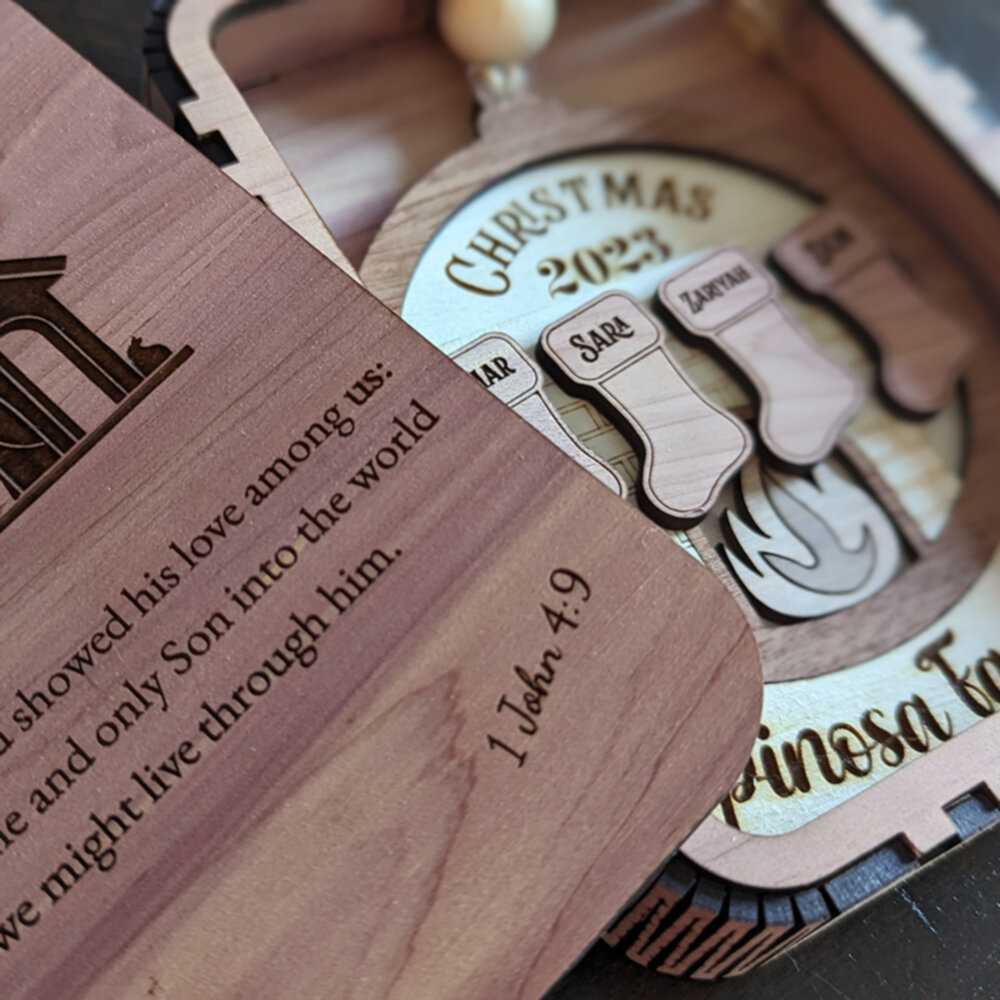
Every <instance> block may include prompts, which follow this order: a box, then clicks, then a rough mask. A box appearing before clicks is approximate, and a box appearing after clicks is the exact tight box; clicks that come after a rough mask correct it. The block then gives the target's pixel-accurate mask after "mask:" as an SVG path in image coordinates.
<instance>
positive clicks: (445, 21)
mask: <svg viewBox="0 0 1000 1000" xmlns="http://www.w3.org/2000/svg"><path fill="white" fill-rule="evenodd" d="M438 26H439V27H440V29H441V34H442V35H444V39H445V41H446V42H447V43H448V45H449V46H450V48H451V49H452V51H453V52H454V53H455V54H456V55H457V56H458V57H459V59H461V60H463V61H464V62H469V63H519V62H526V61H527V60H528V59H531V58H532V56H535V55H537V54H538V53H539V52H541V50H542V49H543V48H545V46H546V45H547V44H548V41H549V39H550V38H551V37H552V32H553V30H554V29H555V26H556V0H441V2H440V3H439V5H438Z"/></svg>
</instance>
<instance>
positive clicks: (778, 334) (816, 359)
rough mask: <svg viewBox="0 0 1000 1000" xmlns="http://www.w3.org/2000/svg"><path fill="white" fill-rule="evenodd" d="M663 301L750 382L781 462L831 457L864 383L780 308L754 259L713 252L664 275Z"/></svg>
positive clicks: (767, 441)
mask: <svg viewBox="0 0 1000 1000" xmlns="http://www.w3.org/2000/svg"><path fill="white" fill-rule="evenodd" d="M660 301H661V302H662V303H663V305H664V307H665V308H666V309H667V310H668V311H669V312H670V314H671V315H672V316H673V317H674V318H675V319H676V320H677V322H678V323H680V324H681V325H682V326H683V327H684V329H686V330H687V331H688V332H689V333H692V334H694V335H695V336H696V337H699V338H704V339H706V340H708V341H710V342H711V343H712V344H713V345H714V346H715V347H716V348H717V349H718V350H719V351H720V352H721V353H722V354H723V356H724V357H725V358H726V359H727V360H728V361H730V362H731V363H733V364H734V365H735V366H736V367H737V368H738V369H739V370H740V371H741V372H743V374H745V375H746V377H747V378H749V379H750V382H751V383H752V384H753V387H754V389H755V390H756V392H757V395H758V396H759V398H760V415H759V417H758V421H757V427H758V431H759V433H760V438H761V441H762V442H763V444H764V447H765V448H767V450H768V451H769V452H770V453H771V454H772V455H773V456H774V457H775V458H776V459H778V461H780V462H783V463H784V464H786V465H791V466H796V467H805V466H810V465H814V464H815V463H816V462H819V461H820V460H821V459H824V458H826V456H827V455H829V453H830V451H831V449H832V448H833V446H834V444H835V442H836V440H837V436H838V435H839V434H840V432H841V430H842V429H843V427H844V425H845V424H846V423H847V421H848V420H850V418H851V417H852V416H854V414H855V413H856V412H857V410H858V407H859V406H861V403H862V400H863V398H864V387H863V386H862V384H861V381H860V379H858V378H857V376H855V375H854V374H853V373H852V372H850V371H848V370H847V369H846V368H844V367H842V366H841V365H839V364H837V362H836V361H834V360H833V359H832V358H829V357H828V356H827V355H826V354H824V353H823V352H822V351H821V350H820V349H819V348H818V347H817V346H816V342H815V341H814V340H813V339H812V338H811V337H810V336H809V334H807V333H806V332H805V331H804V330H802V329H801V328H800V327H799V326H798V325H797V324H796V323H795V322H794V321H793V320H792V318H791V317H790V316H789V315H788V313H786V312H785V310H784V309H783V308H782V306H781V304H780V303H779V302H778V301H777V292H776V288H775V284H774V281H773V279H772V278H771V276H770V275H769V274H768V273H767V272H766V271H765V270H764V269H763V268H762V267H760V265H759V264H757V263H756V262H755V261H753V260H751V259H750V258H749V257H748V256H747V255H746V254H744V253H742V252H741V251H739V250H736V249H734V248H728V249H724V250H719V251H716V252H715V253H713V254H710V255H709V256H708V257H705V258H703V259H702V260H700V261H699V262H698V263H697V264H694V265H692V266H691V267H689V268H687V269H686V270H684V271H681V272H680V273H679V274H675V275H672V276H671V277H669V278H667V279H666V280H665V281H664V282H663V284H661V285H660Z"/></svg>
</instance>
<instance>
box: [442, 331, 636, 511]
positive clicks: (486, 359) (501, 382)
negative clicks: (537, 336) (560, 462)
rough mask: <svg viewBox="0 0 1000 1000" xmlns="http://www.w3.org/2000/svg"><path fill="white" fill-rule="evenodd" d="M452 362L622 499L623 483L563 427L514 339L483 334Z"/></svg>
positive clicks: (537, 374)
mask: <svg viewBox="0 0 1000 1000" xmlns="http://www.w3.org/2000/svg"><path fill="white" fill-rule="evenodd" d="M452 360H453V361H454V362H455V363H456V364H458V365H461V367H462V368H464V369H465V370H466V371H467V372H468V373H469V374H470V375H472V376H473V377H474V378H476V379H477V380H478V381H479V382H480V383H481V384H482V385H484V386H485V387H486V388H487V389H489V390H490V392H492V393H493V395H494V396H496V397H497V399H499V400H500V401H501V402H502V403H506V405H507V406H509V407H510V408H511V409H512V410H513V411H514V412H515V413H516V414H517V415H518V416H519V417H521V419H522V420H527V421H528V423H529V424H531V426H532V427H534V428H535V430H536V431H538V432H539V433H540V434H542V435H544V436H545V437H547V438H548V439H549V440H550V441H551V442H552V443H553V444H554V445H555V446H556V447H557V448H558V449H559V450H560V451H561V452H562V453H563V454H564V455H568V456H569V457H570V458H571V459H573V461H574V462H576V463H577V464H578V465H581V466H582V467H583V468H585V469H586V470H587V471H588V472H589V473H590V474H591V475H592V476H593V477H594V478H595V479H597V481H598V482H601V483H603V484H604V485H605V486H607V488H608V489H609V490H612V491H614V492H615V493H617V494H618V495H619V496H620V497H624V496H625V494H626V493H627V492H628V486H627V485H626V483H625V480H624V479H622V477H621V476H620V475H619V474H618V473H617V472H616V471H615V470H614V469H613V468H612V467H611V466H610V465H608V464H607V462H605V461H603V460H602V459H601V458H599V457H598V456H597V455H595V454H594V453H593V452H592V451H591V450H590V449H589V448H586V447H584V445H583V444H581V442H580V441H579V440H578V439H577V437H576V435H574V434H573V433H572V431H570V429H569V428H568V427H567V426H566V423H565V421H564V420H563V418H562V417H560V416H559V413H558V411H557V410H556V408H555V407H554V406H553V405H552V404H551V403H550V402H549V400H548V397H546V396H545V394H544V393H543V392H542V372H541V370H540V369H539V368H538V366H537V365H536V364H535V363H534V362H533V361H532V360H531V358H529V357H528V355H527V354H525V353H524V351H523V350H521V347H520V345H519V344H517V342H516V341H514V340H512V339H511V338H510V337H508V336H506V335H505V334H502V333H487V334H485V335H484V336H482V337H479V338H477V339H476V340H474V341H473V342H472V343H471V344H469V345H468V347H465V348H463V349H462V350H461V351H457V352H456V353H455V354H453V355H452Z"/></svg>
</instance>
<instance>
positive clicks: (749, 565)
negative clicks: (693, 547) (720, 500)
mask: <svg viewBox="0 0 1000 1000" xmlns="http://www.w3.org/2000/svg"><path fill="white" fill-rule="evenodd" d="M739 488H740V492H741V495H742V499H743V502H744V505H745V507H746V512H747V515H748V517H747V518H746V519H744V518H743V517H741V515H740V514H738V513H737V512H735V511H733V510H728V509H727V510H726V511H724V513H723V515H722V524H723V528H724V530H725V532H726V535H727V538H728V542H727V544H726V545H724V546H723V551H724V552H725V554H726V556H727V558H728V560H729V564H730V567H731V568H732V571H733V574H734V575H735V576H736V579H737V580H739V582H740V584H741V585H742V586H743V587H744V589H745V590H746V591H747V593H749V594H750V596H751V597H753V599H754V600H755V601H756V602H757V603H758V604H759V605H761V606H762V607H763V609H764V610H765V611H770V612H772V613H773V614H775V615H777V616H778V617H781V618H818V617H820V616H821V615H828V614H831V613H833V612H834V611H840V610H842V609H844V608H847V607H850V606H851V605H853V604H857V603H859V602H860V601H863V600H865V599H866V598H868V597H871V595H872V594H875V593H877V592H878V591H879V590H881V589H882V587H884V586H885V585H886V584H887V583H888V582H889V581H890V580H891V579H892V578H893V577H894V576H895V574H896V571H897V569H898V568H899V563H900V560H901V558H902V548H901V545H900V540H899V535H898V533H897V531H896V528H895V526H894V525H893V523H892V521H891V520H890V519H889V517H888V515H887V514H886V513H885V511H884V510H883V509H882V507H881V506H880V505H879V504H878V503H877V502H876V501H875V500H874V499H873V498H872V497H871V496H870V495H869V494H868V493H867V492H866V491H865V490H864V489H862V488H861V487H859V486H857V485H856V484H854V483H853V482H851V481H850V480H849V479H847V478H846V477H845V476H844V475H843V474H841V473H840V472H839V471H838V470H837V469H836V468H835V467H834V466H833V465H832V464H830V463H828V462H824V463H821V464H819V465H817V466H816V467H815V468H814V470H813V473H812V476H811V477H808V478H807V477H802V476H792V475H785V474H783V473H779V472H776V471H774V470H772V469H764V468H762V466H761V464H760V462H757V461H755V462H752V463H750V464H749V465H747V466H746V468H745V469H744V470H743V472H742V474H741V476H740V487H739Z"/></svg>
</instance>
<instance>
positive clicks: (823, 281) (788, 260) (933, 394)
mask: <svg viewBox="0 0 1000 1000" xmlns="http://www.w3.org/2000/svg"><path fill="white" fill-rule="evenodd" d="M772 253H773V254H774V259H775V260H776V261H777V263H778V264H779V265H780V266H781V267H782V269H783V270H784V271H785V272H786V273H787V274H789V275H790V276H791V277H792V278H793V279H794V280H795V281H796V282H798V284H800V285H801V286H802V287H803V288H805V289H806V290H807V291H808V292H811V293H812V294H813V295H822V296H825V297H826V298H828V299H830V300H831V301H832V302H834V303H835V304H836V305H837V306H839V307H840V308H841V309H842V310H843V311H844V312H845V313H847V315H848V316H850V317H851V318H852V319H853V320H855V322H857V323H858V325H859V326H860V327H861V328H862V329H863V330H864V331H865V332H866V333H867V334H868V335H869V336H870V337H871V338H872V340H874V342H875V344H876V345H877V346H878V351H879V359H880V368H879V376H880V379H881V384H882V387H883V389H884V390H885V392H886V394H887V395H888V396H889V398H890V399H891V400H892V401H893V402H894V403H895V404H896V405H897V406H900V407H902V408H903V409H904V410H908V411H909V412H911V413H916V414H920V415H924V416H927V415H930V414H932V413H935V412H937V411H938V410H940V409H941V407H942V406H944V405H945V403H947V402H948V401H949V400H950V399H951V397H952V396H953V395H954V393H955V388H956V384H957V382H958V379H959V377H960V376H961V375H962V374H963V373H964V372H965V371H966V369H967V368H968V367H969V364H970V363H971V361H972V356H973V354H974V351H975V345H976V338H975V337H974V336H973V335H972V334H971V333H970V332H968V331H967V330H966V329H965V328H964V327H963V326H962V325H961V324H959V323H958V322H957V321H955V320H953V319H952V318H951V317H949V316H947V315H946V314H945V313H944V312H943V311H942V310H940V309H938V308H937V307H936V306H935V305H934V304H933V303H932V302H929V301H928V300H927V298H926V296H924V295H922V294H921V293H920V291H919V290H918V289H917V287H916V286H915V285H914V283H913V280H912V279H911V278H910V277H908V276H907V275H906V274H905V273H904V272H903V270H902V268H901V267H900V266H899V264H898V263H897V262H896V261H895V260H894V259H893V258H892V256H891V255H890V253H889V251H888V249H887V248H886V247H885V246H884V245H883V244H882V243H881V241H879V239H878V238H877V237H876V236H875V235H874V234H873V233H872V232H871V231H870V230H869V229H867V228H866V227H865V226H863V225H862V223H861V222H860V221H859V220H858V219H857V218H855V217H854V216H853V215H852V214H851V213H850V212H847V211H845V210H844V209H842V208H838V207H836V206H833V207H830V208H826V209H824V210H822V211H820V212H819V213H817V214H816V215H815V216H814V217H813V218H811V219H809V220H808V221H807V222H805V223H804V224H803V225H802V226H800V227H799V228H798V229H796V230H795V231H794V232H793V233H789V235H788V236H786V237H785V238H784V239H782V240H779V242H778V243H776V244H775V246H774V247H773V249H772Z"/></svg>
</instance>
